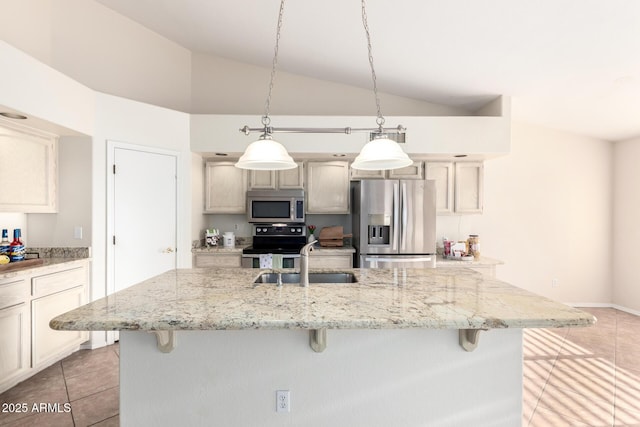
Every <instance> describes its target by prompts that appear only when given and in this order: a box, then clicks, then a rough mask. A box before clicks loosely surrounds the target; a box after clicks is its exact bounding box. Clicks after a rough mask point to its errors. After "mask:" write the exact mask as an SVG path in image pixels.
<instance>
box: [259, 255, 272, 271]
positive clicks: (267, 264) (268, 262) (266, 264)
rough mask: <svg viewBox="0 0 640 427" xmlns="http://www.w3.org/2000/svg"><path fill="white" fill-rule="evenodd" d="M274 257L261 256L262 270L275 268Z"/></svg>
mask: <svg viewBox="0 0 640 427" xmlns="http://www.w3.org/2000/svg"><path fill="white" fill-rule="evenodd" d="M272 266H273V255H272V254H260V268H273V267H272Z"/></svg>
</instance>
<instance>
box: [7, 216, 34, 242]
mask: <svg viewBox="0 0 640 427" xmlns="http://www.w3.org/2000/svg"><path fill="white" fill-rule="evenodd" d="M3 228H6V229H7V231H8V233H9V241H11V240H13V230H14V229H16V228H19V229H20V231H21V234H22V237H23V239H22V241H23V242H24V243H25V244H26V245H27V246H29V243H30V242H29V235H28V234H27V215H26V214H23V213H15V212H0V231H2V229H3ZM0 237H2V235H0Z"/></svg>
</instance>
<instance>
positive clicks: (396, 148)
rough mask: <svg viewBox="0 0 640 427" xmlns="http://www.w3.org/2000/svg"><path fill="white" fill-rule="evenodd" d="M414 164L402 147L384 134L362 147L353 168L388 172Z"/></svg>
mask: <svg viewBox="0 0 640 427" xmlns="http://www.w3.org/2000/svg"><path fill="white" fill-rule="evenodd" d="M412 164H413V160H411V159H410V158H409V156H407V153H405V152H404V151H402V148H400V145H398V143H397V142H395V141H392V140H390V139H389V138H387V136H386V135H384V134H382V135H380V136H379V137H377V138H375V139H373V140H371V141H369V142H368V143H367V144H366V145H365V146H364V147H362V150H360V154H359V155H358V157H356V159H355V160H354V161H353V164H352V165H351V167H352V168H354V169H361V170H386V169H399V168H404V167H407V166H410V165H412Z"/></svg>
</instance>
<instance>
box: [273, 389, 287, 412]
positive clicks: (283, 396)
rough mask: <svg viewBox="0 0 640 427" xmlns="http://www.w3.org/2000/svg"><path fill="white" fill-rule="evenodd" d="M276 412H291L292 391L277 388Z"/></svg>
mask: <svg viewBox="0 0 640 427" xmlns="http://www.w3.org/2000/svg"><path fill="white" fill-rule="evenodd" d="M276 412H291V392H290V391H289V390H276Z"/></svg>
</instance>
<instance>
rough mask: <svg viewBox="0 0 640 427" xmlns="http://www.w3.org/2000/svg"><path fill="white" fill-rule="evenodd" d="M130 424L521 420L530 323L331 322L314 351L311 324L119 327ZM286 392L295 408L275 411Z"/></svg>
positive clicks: (123, 408) (124, 415)
mask: <svg viewBox="0 0 640 427" xmlns="http://www.w3.org/2000/svg"><path fill="white" fill-rule="evenodd" d="M120 340H121V341H120V423H121V425H122V426H124V427H127V426H152V425H153V426H174V425H225V426H244V425H260V426H300V425H304V426H326V425H349V426H367V427H375V426H381V427H382V426H385V427H386V426H390V425H434V426H461V425H473V426H489V425H490V426H496V427H497V426H505V427H506V426H509V427H511V426H514V425H520V423H521V414H522V331H521V330H520V329H500V330H491V331H487V332H483V333H482V334H481V337H480V343H479V346H478V348H477V349H476V350H475V351H473V352H466V351H464V350H463V349H462V348H461V347H460V346H459V345H458V331H457V330H425V329H401V330H398V329H396V330H328V331H327V343H328V344H327V349H326V350H325V351H324V352H323V353H315V352H314V351H312V350H311V348H310V347H309V345H308V340H309V335H308V332H307V331H302V330H242V331H178V333H177V347H176V348H175V349H174V350H173V351H172V352H171V353H161V352H160V351H159V350H158V349H157V347H156V340H155V337H154V336H153V335H152V334H149V333H146V332H131V331H123V332H122V333H121V335H120ZM276 390H290V392H291V412H290V413H276V410H275V408H276V400H275V396H276Z"/></svg>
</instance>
